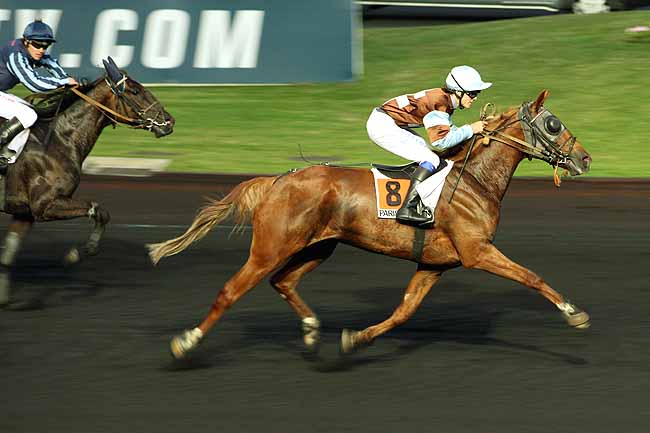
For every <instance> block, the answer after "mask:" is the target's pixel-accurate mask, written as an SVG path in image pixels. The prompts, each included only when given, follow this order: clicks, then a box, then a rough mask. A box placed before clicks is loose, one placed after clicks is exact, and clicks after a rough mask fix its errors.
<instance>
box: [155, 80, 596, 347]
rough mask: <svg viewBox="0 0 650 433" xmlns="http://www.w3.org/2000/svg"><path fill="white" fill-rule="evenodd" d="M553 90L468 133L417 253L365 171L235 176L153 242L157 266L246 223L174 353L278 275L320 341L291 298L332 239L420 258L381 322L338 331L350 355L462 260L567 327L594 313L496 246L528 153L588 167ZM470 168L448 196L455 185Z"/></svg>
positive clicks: (279, 286) (398, 319) (307, 334)
mask: <svg viewBox="0 0 650 433" xmlns="http://www.w3.org/2000/svg"><path fill="white" fill-rule="evenodd" d="M547 95H548V92H546V91H543V92H542V93H540V95H539V96H538V97H537V99H536V100H535V101H533V102H531V103H525V104H523V105H522V106H521V107H518V108H515V109H511V110H509V111H507V112H505V113H503V114H501V115H499V116H496V117H494V116H493V117H492V118H491V119H490V121H489V124H488V127H487V129H486V132H485V135H484V137H483V138H480V137H479V140H476V145H474V144H475V143H474V140H472V139H470V140H468V141H466V142H465V143H464V144H462V145H461V150H460V151H459V152H458V153H456V154H455V155H453V156H451V155H447V157H449V158H450V159H452V160H453V161H456V162H457V164H456V165H454V167H453V169H452V171H451V173H450V175H449V177H448V180H447V182H446V184H445V186H444V189H443V192H442V197H441V200H440V201H439V203H438V206H437V207H436V209H435V221H436V222H435V225H434V227H433V228H432V229H428V230H425V235H424V246H423V248H422V251H421V254H418V256H419V257H417V256H416V255H415V254H414V247H413V244H414V237H415V236H416V231H417V230H419V229H416V228H414V227H411V226H406V225H402V224H399V223H397V222H396V221H395V220H387V219H378V218H377V216H376V215H377V208H376V200H375V193H374V183H373V178H372V174H371V172H370V171H369V170H367V169H359V168H341V167H329V166H313V167H309V168H306V169H303V170H300V171H297V172H295V173H290V174H286V175H283V176H276V177H258V178H255V179H252V180H249V181H246V182H243V183H241V184H240V185H238V186H237V187H235V188H234V189H233V191H231V192H230V193H229V194H228V195H227V196H226V197H225V198H223V199H222V200H219V201H213V202H211V203H209V204H207V205H206V206H205V207H204V208H203V209H201V211H200V212H199V213H198V215H197V216H196V218H195V219H194V222H193V223H192V225H191V226H190V227H189V228H188V229H187V231H186V232H185V234H183V235H182V236H180V237H178V238H175V239H171V240H168V241H166V242H162V243H159V244H155V245H150V246H149V249H150V256H151V259H152V261H153V262H154V263H157V262H158V261H159V260H160V259H161V258H162V257H165V256H170V255H173V254H177V253H179V252H181V251H183V250H184V249H185V248H187V246H188V245H190V244H191V243H192V242H194V241H196V240H198V239H200V238H201V237H203V236H204V235H205V234H206V233H207V232H208V231H209V230H210V229H211V228H212V227H214V226H215V225H216V224H218V223H219V222H220V221H222V220H223V219H224V218H227V217H233V218H234V219H235V221H236V222H237V223H238V224H242V223H245V222H248V221H252V226H253V239H252V244H251V248H250V256H249V258H248V261H247V262H246V263H245V264H244V266H243V267H242V268H241V269H240V270H239V271H238V272H237V273H236V274H235V275H234V276H233V277H232V278H231V279H230V280H228V281H227V282H226V284H225V286H224V287H223V289H222V290H221V292H220V293H219V295H218V296H217V298H216V300H215V301H214V304H213V305H212V308H211V310H210V312H209V314H208V315H207V317H206V318H205V319H204V320H203V322H202V323H201V324H200V325H199V326H198V327H196V328H194V329H192V330H188V331H185V332H184V333H183V334H182V335H180V336H177V337H175V338H174V339H173V340H172V343H171V350H172V353H173V355H174V356H175V357H177V358H181V357H183V356H185V355H186V354H187V352H188V351H190V350H191V349H193V348H194V347H196V345H197V344H198V343H199V342H200V340H201V339H202V338H203V336H204V335H205V334H206V333H207V332H208V331H209V330H210V328H212V326H214V324H215V323H216V322H217V321H218V320H219V319H220V318H221V316H222V315H223V314H224V312H225V311H226V309H228V308H229V307H230V306H232V305H233V304H234V303H235V302H236V301H237V300H238V299H239V298H240V297H241V296H242V295H243V294H244V293H246V292H247V291H248V290H250V289H251V288H253V287H254V286H255V285H256V284H257V283H259V282H260V280H261V279H262V278H264V277H265V276H266V275H268V274H270V273H272V272H274V274H273V276H272V277H271V285H272V286H273V288H274V289H275V290H277V291H278V292H279V294H280V296H282V298H283V299H285V300H286V301H287V302H288V303H289V305H290V306H291V307H292V308H293V309H294V310H295V311H296V313H297V314H298V316H299V317H300V318H301V319H302V327H303V333H304V342H305V344H306V345H307V346H308V347H309V348H315V347H316V346H317V343H318V339H319V334H318V332H319V331H318V329H319V321H318V319H317V318H316V314H315V313H314V312H313V311H312V309H311V308H310V307H309V306H308V305H307V304H306V303H305V302H304V301H303V299H302V298H301V297H300V296H299V295H298V293H297V291H296V287H297V285H298V282H299V281H300V279H301V278H302V277H303V276H304V275H305V274H306V273H307V272H310V271H312V270H314V269H315V268H316V267H317V266H318V265H319V264H320V263H322V262H323V261H324V260H325V259H327V258H328V257H329V256H330V255H331V254H332V253H333V251H334V248H335V247H336V245H337V244H338V242H343V243H346V244H350V245H354V246H356V247H359V248H363V249H365V250H369V251H374V252H377V253H380V254H386V255H390V256H394V257H399V258H403V259H406V260H413V261H416V262H417V263H418V267H417V271H416V273H415V275H414V276H413V278H412V279H411V281H410V283H409V285H408V287H407V288H406V293H405V294H404V297H403V300H402V302H401V304H400V305H399V306H398V307H397V309H396V310H395V311H394V313H393V314H392V315H391V316H390V317H389V318H388V319H386V320H385V321H383V322H381V323H379V324H376V325H373V326H370V327H369V328H366V329H364V330H363V331H359V332H356V331H349V330H344V331H343V333H342V338H341V349H342V351H343V352H344V353H349V352H352V351H353V350H355V349H356V348H359V347H362V346H364V345H367V344H369V343H371V342H372V341H373V340H374V339H375V338H376V337H378V336H379V335H381V334H384V333H385V332H387V331H389V330H391V329H393V328H394V327H395V326H398V325H400V324H402V323H404V322H405V321H406V320H407V319H408V318H409V317H410V316H411V315H412V314H413V312H415V310H416V308H417V307H418V306H419V305H420V303H421V302H422V300H423V298H424V297H425V295H426V294H427V293H428V292H429V290H430V289H431V287H432V286H433V285H434V284H435V283H436V282H437V281H438V280H439V278H440V276H441V275H442V273H443V272H445V271H446V270H449V269H452V268H456V267H458V266H464V267H466V268H472V269H482V270H484V271H487V272H490V273H493V274H496V275H499V276H502V277H505V278H508V279H511V280H514V281H517V282H519V283H522V284H524V285H526V286H528V287H530V288H532V289H535V290H537V291H538V292H539V293H541V295H542V296H544V297H545V298H546V299H548V300H549V301H551V302H552V303H553V304H555V306H557V308H558V309H559V310H560V311H561V313H562V314H563V316H564V318H565V319H566V320H567V322H568V323H569V325H571V326H574V327H577V328H586V327H587V326H589V316H588V315H587V313H585V312H584V311H581V310H580V309H579V308H578V307H576V306H575V305H573V304H571V303H569V302H568V301H567V300H566V299H565V298H564V297H563V296H562V295H561V294H559V293H558V292H556V291H555V290H553V289H552V288H551V287H549V286H548V284H546V283H545V282H544V280H542V278H541V277H539V276H538V275H536V274H534V273H533V272H531V271H530V270H528V269H526V268H524V267H523V266H521V265H518V264H516V263H514V262H513V261H511V260H510V259H508V258H507V257H506V256H504V255H503V254H502V253H501V252H500V251H499V250H498V249H497V248H496V247H495V246H494V245H493V243H492V241H493V239H494V235H495V232H496V228H497V223H498V221H499V208H500V205H501V200H502V198H503V196H504V194H505V192H506V189H507V188H508V184H509V183H510V179H511V178H512V176H513V173H514V172H515V169H516V167H517V165H518V164H519V162H520V161H521V160H522V158H524V157H527V156H530V157H535V158H538V159H542V160H545V161H547V162H549V163H551V164H552V165H554V166H556V167H557V166H559V167H563V168H566V169H567V170H569V171H570V172H571V174H573V175H576V174H581V173H584V172H586V171H588V169H589V166H590V164H591V158H590V157H589V155H588V153H587V152H586V151H585V149H584V148H583V147H582V145H581V144H579V143H578V142H577V141H576V140H575V137H574V136H573V135H571V133H570V132H569V131H568V130H567V129H566V128H565V127H564V125H563V124H562V123H561V122H560V120H559V119H558V118H557V117H555V116H553V115H552V114H551V113H550V112H549V111H548V110H546V109H545V108H544V107H543V102H544V100H545V99H546V97H547ZM468 153H469V158H468V159H467V164H466V165H465V167H464V170H463V172H462V177H461V179H460V182H459V184H458V188H457V190H456V191H455V193H454V196H453V199H452V200H451V201H450V198H451V194H452V190H453V186H454V184H455V181H456V180H457V179H458V177H459V175H460V174H461V168H462V165H463V161H464V160H465V156H466V155H467V154H468Z"/></svg>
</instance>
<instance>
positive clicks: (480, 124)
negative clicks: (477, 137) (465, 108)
mask: <svg viewBox="0 0 650 433" xmlns="http://www.w3.org/2000/svg"><path fill="white" fill-rule="evenodd" d="M469 126H470V127H471V128H472V132H473V133H474V134H478V133H479V132H483V128H485V127H486V126H487V122H486V121H484V120H479V121H476V122H474V123H472V124H471V125H469Z"/></svg>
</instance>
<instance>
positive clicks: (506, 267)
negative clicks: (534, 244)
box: [461, 244, 590, 329]
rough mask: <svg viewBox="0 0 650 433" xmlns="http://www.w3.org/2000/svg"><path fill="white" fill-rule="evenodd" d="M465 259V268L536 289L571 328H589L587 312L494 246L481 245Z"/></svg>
mask: <svg viewBox="0 0 650 433" xmlns="http://www.w3.org/2000/svg"><path fill="white" fill-rule="evenodd" d="M465 257H466V258H464V259H463V255H462V254H461V260H463V266H465V267H467V268H471V269H481V270H484V271H487V272H490V273H492V274H495V275H498V276H500V277H504V278H508V279H510V280H513V281H517V282H518V283H521V284H523V285H525V286H528V287H530V288H531V289H535V290H537V291H538V292H539V293H541V294H542V296H544V297H545V298H546V299H548V300H549V301H551V302H552V303H553V304H555V306H556V307H557V308H558V309H559V310H560V311H561V312H562V315H563V316H564V318H565V320H566V321H567V323H568V324H569V325H570V326H573V327H575V328H579V329H585V328H588V327H589V325H590V322H589V315H588V314H587V313H586V312H584V311H582V310H581V309H580V308H578V307H577V306H576V305H574V304H572V303H570V302H569V301H567V300H566V299H565V298H564V296H562V295H561V294H559V293H558V292H556V291H555V290H553V289H552V288H551V287H550V286H549V285H548V284H546V282H544V280H543V279H542V278H541V277H540V276H539V275H537V274H535V273H534V272H532V271H530V270H528V269H526V268H524V267H523V266H521V265H519V264H517V263H515V262H513V261H512V260H510V259H509V258H508V257H506V256H505V255H504V254H503V253H502V252H501V251H499V250H498V249H497V248H496V247H495V246H494V245H492V244H484V245H481V247H480V248H477V249H474V251H473V252H472V253H471V254H465ZM468 257H471V258H468Z"/></svg>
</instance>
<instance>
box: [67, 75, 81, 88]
mask: <svg viewBox="0 0 650 433" xmlns="http://www.w3.org/2000/svg"><path fill="white" fill-rule="evenodd" d="M67 84H68V86H78V85H79V83H78V82H77V80H75V79H74V78H72V77H68V83H67Z"/></svg>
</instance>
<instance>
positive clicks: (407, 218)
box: [366, 65, 492, 225]
mask: <svg viewBox="0 0 650 433" xmlns="http://www.w3.org/2000/svg"><path fill="white" fill-rule="evenodd" d="M490 86H492V83H488V82H484V81H483V79H482V78H481V75H480V74H479V73H478V71H477V70H476V69H474V68H472V67H470V66H465V65H463V66H456V67H455V68H453V69H452V70H451V71H450V72H449V74H448V75H447V78H446V80H445V85H444V86H443V87H441V88H435V89H426V90H421V91H419V92H417V93H413V94H405V95H400V96H397V97H396V98H393V99H390V100H388V101H386V102H384V103H383V104H382V105H381V106H380V107H376V108H374V109H373V110H372V112H371V114H370V117H369V118H368V122H367V123H366V129H367V130H368V136H369V137H370V139H371V140H372V141H373V142H375V143H376V144H377V145H379V146H380V147H382V148H383V149H386V150H388V151H389V152H392V153H394V154H396V155H398V156H401V157H402V158H405V159H408V160H411V161H418V162H419V163H420V165H419V166H418V167H417V168H416V169H415V171H414V172H413V175H412V176H411V177H412V178H411V186H410V188H409V190H408V192H407V194H406V197H405V198H404V201H403V203H402V207H401V208H400V209H399V210H398V211H397V220H398V221H400V222H403V223H407V224H416V225H419V224H427V223H429V219H428V218H427V217H426V216H424V215H422V214H420V213H419V212H418V211H417V205H418V201H419V200H420V199H425V198H427V197H428V196H429V195H430V194H431V193H433V190H434V187H435V184H432V185H431V187H430V188H429V186H428V185H427V183H426V182H424V183H423V181H424V180H425V179H427V178H428V177H429V176H431V175H432V174H433V173H435V172H437V171H438V170H441V169H442V168H443V167H444V165H445V164H444V161H443V163H442V164H441V161H440V158H439V157H438V155H436V153H435V152H434V151H439V152H440V151H444V150H445V149H448V148H450V147H453V146H456V145H457V144H459V143H461V142H463V141H465V140H467V139H468V138H470V137H471V136H472V135H474V134H477V133H480V132H483V128H484V127H485V122H483V121H480V120H479V121H477V122H474V123H472V124H469V125H463V126H461V127H456V126H455V125H454V124H453V123H452V121H451V115H452V114H453V113H454V110H455V109H456V108H458V109H464V108H470V107H471V106H472V104H473V103H474V101H475V100H476V98H477V97H478V95H479V93H480V92H481V91H483V90H485V89H487V88H488V87H490ZM422 126H424V127H425V128H426V130H427V137H428V140H425V139H424V138H422V137H421V136H420V135H418V134H417V133H415V132H413V131H411V130H410V128H414V127H422ZM421 183H422V185H420V186H419V188H418V189H419V190H420V194H422V197H420V196H419V195H418V191H417V190H416V186H418V185H419V184H421Z"/></svg>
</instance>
